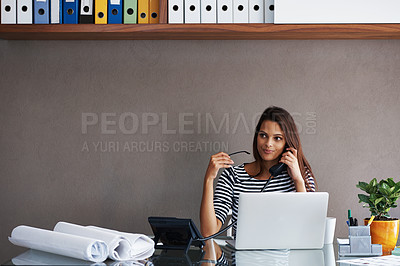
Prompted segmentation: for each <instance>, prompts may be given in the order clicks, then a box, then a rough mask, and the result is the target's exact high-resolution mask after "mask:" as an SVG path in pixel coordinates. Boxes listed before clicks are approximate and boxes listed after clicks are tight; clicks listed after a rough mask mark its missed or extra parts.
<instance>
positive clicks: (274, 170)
mask: <svg viewBox="0 0 400 266" xmlns="http://www.w3.org/2000/svg"><path fill="white" fill-rule="evenodd" d="M287 148H288V146H285V150H284V152H285V151H286V149H287ZM286 168H287V165H286V164H284V163H278V164H275V165H273V166H272V167H271V168H269V173H270V174H271V175H270V176H269V178H268V179H267V183H265V185H264V187H263V188H262V189H261V192H264V190H265V188H266V187H267V186H268V184H269V182H270V181H271V179H272V177H276V176H278V175H280V174H281V173H282V171H284V170H286Z"/></svg>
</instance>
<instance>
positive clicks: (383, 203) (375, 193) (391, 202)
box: [356, 178, 400, 220]
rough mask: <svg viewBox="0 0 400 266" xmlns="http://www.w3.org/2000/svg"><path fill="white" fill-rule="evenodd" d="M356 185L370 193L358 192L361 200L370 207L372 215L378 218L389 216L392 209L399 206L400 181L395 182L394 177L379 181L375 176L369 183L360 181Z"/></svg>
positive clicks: (382, 218) (366, 206)
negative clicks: (397, 202)
mask: <svg viewBox="0 0 400 266" xmlns="http://www.w3.org/2000/svg"><path fill="white" fill-rule="evenodd" d="M356 187H358V188H360V189H361V190H363V191H365V192H366V193H367V194H368V195H365V194H358V198H359V199H360V201H359V202H364V204H363V207H365V208H369V210H370V212H371V215H374V216H376V218H375V219H376V220H384V219H385V218H384V217H386V218H389V217H390V216H389V214H388V212H389V211H390V209H391V208H396V207H397V204H396V201H397V200H398V198H399V197H400V182H398V183H395V182H394V181H393V178H388V179H386V180H381V181H380V182H379V183H378V181H377V180H376V178H374V179H372V180H371V182H369V183H366V182H358V185H356Z"/></svg>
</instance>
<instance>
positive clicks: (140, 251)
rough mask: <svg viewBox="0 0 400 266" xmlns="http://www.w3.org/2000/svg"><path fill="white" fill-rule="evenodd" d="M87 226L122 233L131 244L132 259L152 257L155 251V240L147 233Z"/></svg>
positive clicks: (130, 255)
mask: <svg viewBox="0 0 400 266" xmlns="http://www.w3.org/2000/svg"><path fill="white" fill-rule="evenodd" d="M87 227H88V228H92V229H95V230H99V231H102V232H109V233H112V234H115V235H120V236H122V237H124V238H125V239H127V240H128V241H129V243H130V245H131V250H130V254H129V257H130V258H129V259H130V260H144V259H147V258H149V257H151V256H152V255H153V253H154V241H153V240H152V239H151V238H150V237H148V236H146V235H143V234H133V233H125V232H119V231H116V230H111V229H106V228H101V227H97V226H87Z"/></svg>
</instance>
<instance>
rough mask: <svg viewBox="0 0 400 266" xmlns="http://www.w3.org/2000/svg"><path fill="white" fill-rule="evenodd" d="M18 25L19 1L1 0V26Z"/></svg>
mask: <svg viewBox="0 0 400 266" xmlns="http://www.w3.org/2000/svg"><path fill="white" fill-rule="evenodd" d="M16 23H17V1H16V0H1V24H16Z"/></svg>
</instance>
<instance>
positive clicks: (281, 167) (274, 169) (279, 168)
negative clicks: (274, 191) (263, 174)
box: [269, 146, 289, 177]
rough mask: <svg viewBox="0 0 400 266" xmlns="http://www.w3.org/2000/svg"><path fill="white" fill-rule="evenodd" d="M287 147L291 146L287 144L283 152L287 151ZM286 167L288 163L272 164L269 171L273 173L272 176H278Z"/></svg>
mask: <svg viewBox="0 0 400 266" xmlns="http://www.w3.org/2000/svg"><path fill="white" fill-rule="evenodd" d="M287 148H289V146H285V149H284V151H283V152H286V149H287ZM286 168H287V165H286V164H284V163H278V164H275V165H274V166H272V167H271V168H269V173H270V174H271V176H274V177H276V176H277V175H279V174H280V173H282V171H283V170H286Z"/></svg>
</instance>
